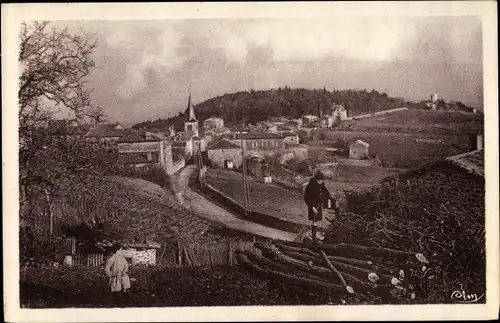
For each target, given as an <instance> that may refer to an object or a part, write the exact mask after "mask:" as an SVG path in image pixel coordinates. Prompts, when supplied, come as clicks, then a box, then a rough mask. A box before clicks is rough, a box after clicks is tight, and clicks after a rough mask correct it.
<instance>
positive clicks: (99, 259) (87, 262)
mask: <svg viewBox="0 0 500 323" xmlns="http://www.w3.org/2000/svg"><path fill="white" fill-rule="evenodd" d="M104 261H105V259H104V254H102V253H87V254H83V253H78V254H76V255H75V256H74V257H73V266H86V267H98V266H100V265H103V264H104Z"/></svg>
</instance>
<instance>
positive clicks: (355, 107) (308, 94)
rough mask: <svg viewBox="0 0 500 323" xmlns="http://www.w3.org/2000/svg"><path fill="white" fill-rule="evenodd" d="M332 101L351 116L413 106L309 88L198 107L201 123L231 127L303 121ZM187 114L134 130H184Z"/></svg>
mask: <svg viewBox="0 0 500 323" xmlns="http://www.w3.org/2000/svg"><path fill="white" fill-rule="evenodd" d="M329 102H332V103H337V104H342V105H343V106H344V107H345V108H346V109H347V110H348V114H349V115H357V114H363V113H369V112H376V111H380V110H385V109H392V108H400V107H401V106H403V105H408V104H413V103H412V102H405V101H404V100H403V99H400V98H391V97H389V96H388V95H387V94H386V93H379V92H378V91H375V90H371V91H366V90H341V91H340V90H339V91H333V92H330V91H326V90H325V89H323V90H309V89H291V88H288V87H285V88H284V89H282V88H278V89H272V90H267V91H254V90H251V91H250V92H237V93H232V94H224V95H222V96H217V97H215V98H212V99H209V100H206V101H204V102H201V103H199V104H196V105H195V112H196V116H197V118H198V120H200V121H201V122H203V120H205V119H207V118H209V117H212V116H219V117H223V118H224V121H225V122H226V124H228V125H234V124H237V123H241V122H245V123H256V122H259V121H264V120H267V119H268V118H269V117H280V116H285V117H290V118H299V117H301V116H303V115H305V114H315V115H317V114H318V113H319V111H320V109H321V108H323V107H325V106H326V105H328V104H329ZM184 120H185V112H184V113H180V114H179V115H178V116H177V117H175V118H170V119H158V120H155V121H146V122H141V123H138V124H136V125H134V128H143V129H153V128H156V129H166V128H168V126H170V125H174V126H175V127H176V128H177V129H182V128H183V122H184Z"/></svg>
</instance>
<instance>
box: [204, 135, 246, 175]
mask: <svg viewBox="0 0 500 323" xmlns="http://www.w3.org/2000/svg"><path fill="white" fill-rule="evenodd" d="M207 155H208V160H210V163H211V164H212V166H215V167H220V168H225V167H226V165H227V163H228V162H231V163H232V164H233V165H234V166H235V167H240V166H241V164H242V154H241V146H239V145H237V144H235V143H233V142H231V141H229V140H227V139H222V140H219V141H218V142H216V143H214V144H212V145H210V146H208V148H207Z"/></svg>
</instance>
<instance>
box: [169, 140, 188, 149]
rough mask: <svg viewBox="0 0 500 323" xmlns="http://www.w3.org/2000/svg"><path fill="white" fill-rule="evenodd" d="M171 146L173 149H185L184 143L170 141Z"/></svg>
mask: <svg viewBox="0 0 500 323" xmlns="http://www.w3.org/2000/svg"><path fill="white" fill-rule="evenodd" d="M171 144H172V147H175V148H185V147H186V141H172V142H171Z"/></svg>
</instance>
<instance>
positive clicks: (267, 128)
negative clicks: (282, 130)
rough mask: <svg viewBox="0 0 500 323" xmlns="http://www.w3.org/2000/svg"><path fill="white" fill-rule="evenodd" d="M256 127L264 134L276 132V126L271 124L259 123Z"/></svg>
mask: <svg viewBox="0 0 500 323" xmlns="http://www.w3.org/2000/svg"><path fill="white" fill-rule="evenodd" d="M257 127H259V128H260V129H262V130H263V131H265V132H270V133H275V132H277V131H278V126H277V125H276V124H274V123H272V122H266V121H264V122H259V123H258V124H257Z"/></svg>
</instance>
